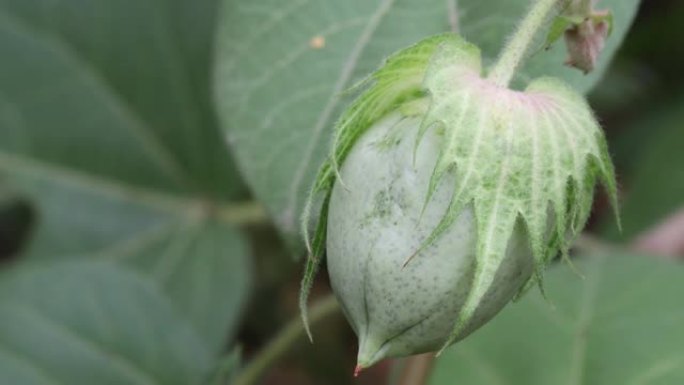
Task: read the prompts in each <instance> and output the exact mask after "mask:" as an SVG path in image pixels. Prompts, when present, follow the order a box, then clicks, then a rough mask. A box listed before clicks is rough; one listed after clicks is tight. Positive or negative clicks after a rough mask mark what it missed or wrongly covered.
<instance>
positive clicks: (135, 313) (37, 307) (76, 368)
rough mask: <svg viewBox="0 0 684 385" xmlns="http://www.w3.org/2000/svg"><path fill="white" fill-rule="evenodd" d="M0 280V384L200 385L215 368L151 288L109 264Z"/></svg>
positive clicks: (65, 266) (37, 270)
mask: <svg viewBox="0 0 684 385" xmlns="http://www.w3.org/2000/svg"><path fill="white" fill-rule="evenodd" d="M12 273H15V274H11V275H10V274H7V273H5V274H4V275H3V276H2V278H0V312H1V313H2V317H0V383H2V384H12V385H54V384H69V385H92V384H98V385H110V384H111V385H121V384H130V385H135V384H140V385H154V384H159V385H161V384H164V385H173V384H178V385H189V384H200V383H202V381H203V380H204V379H205V378H207V377H208V375H209V374H210V371H211V370H212V369H213V366H214V365H215V362H214V359H213V358H212V354H211V351H210V350H209V349H207V348H206V347H205V346H204V344H203V342H202V341H201V339H200V338H199V337H198V336H197V335H196V333H195V331H194V330H193V328H192V326H190V324H188V323H187V322H185V321H184V320H182V319H181V318H179V317H178V314H177V313H176V312H175V309H174V308H173V306H172V305H171V303H170V302H169V301H168V299H167V298H166V297H165V296H164V295H162V294H161V293H160V292H159V290H157V288H156V286H155V285H153V284H151V283H150V282H149V281H147V280H145V279H143V278H142V277H141V276H140V275H138V274H134V273H133V272H130V271H126V270H124V269H121V268H118V267H115V266H114V265H112V264H105V263H93V262H86V261H83V262H76V263H74V262H67V263H58V264H53V265H52V266H48V267H46V266H41V267H23V268H21V269H20V271H12Z"/></svg>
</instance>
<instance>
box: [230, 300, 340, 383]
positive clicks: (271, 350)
mask: <svg viewBox="0 0 684 385" xmlns="http://www.w3.org/2000/svg"><path fill="white" fill-rule="evenodd" d="M338 310H339V305H338V304H337V299H335V296H334V295H332V294H330V295H329V296H327V297H325V298H323V299H322V300H320V301H317V302H316V303H315V304H314V305H312V306H311V311H310V312H309V320H310V322H311V324H312V325H314V324H316V323H317V322H319V321H321V320H323V319H325V318H326V317H328V316H330V315H332V314H335V313H337V312H338ZM303 335H304V325H303V324H302V320H301V318H300V317H299V315H297V316H296V317H294V318H293V319H292V320H290V322H288V323H287V325H285V327H283V328H282V329H280V331H279V332H278V334H277V335H276V336H275V337H274V338H273V339H272V340H271V341H270V342H269V343H268V344H267V345H266V346H265V347H264V348H263V349H262V350H261V351H260V352H259V353H258V354H257V355H256V357H254V358H253V359H252V361H250V362H249V364H247V366H245V368H244V369H243V370H242V372H240V374H239V375H238V376H237V378H236V379H235V381H234V382H233V385H252V384H255V383H256V382H257V381H258V380H259V378H260V377H261V376H262V375H263V374H264V372H265V371H266V370H267V369H268V368H269V367H270V366H271V365H272V364H273V363H274V362H275V361H277V360H278V358H280V357H281V356H282V355H283V354H285V353H286V352H287V351H288V349H289V348H290V347H291V346H292V345H293V344H294V343H295V342H297V340H299V339H300V338H301V337H302V336H303Z"/></svg>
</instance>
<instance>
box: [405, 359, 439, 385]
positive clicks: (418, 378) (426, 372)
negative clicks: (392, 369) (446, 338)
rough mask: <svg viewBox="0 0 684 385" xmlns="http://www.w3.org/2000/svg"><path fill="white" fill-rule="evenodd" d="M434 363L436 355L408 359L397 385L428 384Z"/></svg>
mask: <svg viewBox="0 0 684 385" xmlns="http://www.w3.org/2000/svg"><path fill="white" fill-rule="evenodd" d="M434 362H435V353H424V354H419V355H416V356H411V357H409V358H407V359H406V363H405V364H404V367H403V368H402V370H401V374H400V375H399V381H398V382H397V385H424V384H425V383H427V379H428V377H429V376H430V373H431V371H432V366H433V364H434Z"/></svg>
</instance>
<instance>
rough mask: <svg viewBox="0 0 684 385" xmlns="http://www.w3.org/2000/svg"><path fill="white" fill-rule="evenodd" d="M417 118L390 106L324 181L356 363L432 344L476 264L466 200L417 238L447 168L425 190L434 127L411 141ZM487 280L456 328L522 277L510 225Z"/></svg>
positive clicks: (433, 215) (337, 286)
mask: <svg viewBox="0 0 684 385" xmlns="http://www.w3.org/2000/svg"><path fill="white" fill-rule="evenodd" d="M419 126H420V119H419V118H417V117H404V116H402V115H401V113H399V112H394V113H391V114H390V115H388V116H387V117H385V118H384V119H381V120H380V121H378V122H377V123H376V124H374V125H373V127H371V128H370V129H369V130H368V131H367V132H366V133H364V135H363V136H361V137H360V138H359V140H358V141H357V143H355V145H354V147H353V149H352V150H351V152H350V153H349V155H348V157H347V159H346V160H345V162H344V164H343V166H342V168H341V170H340V172H341V181H339V180H338V181H337V182H336V183H335V186H334V188H333V191H332V196H331V201H330V208H329V212H328V215H329V217H328V228H327V250H328V252H327V264H328V271H329V274H330V279H331V282H332V285H333V289H334V291H335V293H336V295H337V297H338V299H339V300H340V302H341V304H342V307H343V309H344V311H345V314H346V316H347V318H348V319H349V322H350V323H351V325H352V327H353V328H354V330H355V331H356V333H357V335H358V337H359V364H360V365H361V366H363V367H367V366H370V365H372V364H374V363H375V362H377V361H379V360H381V359H383V358H387V357H396V356H405V355H411V354H417V353H422V352H427V351H433V350H438V349H439V348H440V347H441V346H442V344H444V342H445V341H446V340H447V339H448V337H449V334H450V333H451V332H452V330H453V328H454V323H455V320H456V319H458V315H459V310H460V309H461V307H462V306H463V304H464V302H465V301H466V297H467V294H468V290H469V288H470V286H471V284H472V280H473V274H474V271H475V267H476V261H475V254H476V241H477V238H476V237H477V228H476V224H475V219H474V213H473V209H472V207H470V206H467V207H466V208H465V209H464V210H462V212H461V213H460V214H459V215H458V217H457V219H456V220H455V221H454V223H453V224H452V225H451V226H450V227H449V229H448V230H446V232H445V233H444V234H442V236H441V237H440V238H439V239H438V240H436V241H435V242H434V243H433V244H431V245H430V246H429V247H427V248H426V249H425V250H423V251H422V252H420V253H419V254H418V255H416V256H415V257H414V258H413V259H412V260H411V261H410V262H409V263H408V264H407V265H406V266H404V263H405V262H406V260H407V259H408V258H409V257H410V256H411V255H412V254H413V253H414V252H415V251H416V250H418V249H419V247H420V246H421V244H422V242H424V240H425V239H426V238H427V237H428V236H429V235H430V233H431V232H432V231H433V229H434V228H435V226H437V224H438V223H439V221H440V220H441V219H442V217H443V216H444V213H445V212H446V211H447V208H448V206H449V204H450V202H451V199H452V194H453V189H454V186H455V183H454V177H455V175H448V176H447V177H445V178H443V182H442V183H440V185H439V186H438V187H437V189H436V191H435V192H434V193H433V195H432V196H431V198H430V200H429V202H428V203H427V206H425V211H424V212H423V206H424V204H425V199H426V194H427V191H428V186H429V182H430V176H431V174H432V170H433V169H434V167H435V163H436V162H437V154H438V153H439V149H440V146H441V143H442V142H443V141H444V138H443V133H439V132H438V131H439V130H436V129H430V130H428V132H427V133H426V134H425V136H424V137H423V138H422V140H421V142H420V144H419V146H418V147H417V149H416V153H415V161H414V152H413V151H414V144H415V140H416V135H417V133H418V131H419ZM505 254H506V255H505V257H504V258H503V262H502V264H501V266H500V267H499V269H498V271H497V273H496V277H495V281H496V284H494V285H492V288H491V289H490V290H489V291H488V292H487V294H486V296H485V297H484V298H483V300H482V301H481V302H480V304H479V305H478V307H477V310H476V311H475V313H474V315H473V317H472V318H471V320H470V321H469V323H468V325H467V326H466V327H465V329H464V331H463V333H461V335H460V336H459V339H460V338H463V337H465V336H466V335H468V334H469V333H470V332H472V331H473V330H475V329H477V328H478V327H479V326H481V325H482V324H484V323H486V322H487V321H488V320H489V319H491V318H492V317H493V316H494V315H495V314H496V313H498V312H499V310H501V308H502V307H503V306H505V305H506V304H507V303H508V302H509V301H510V300H511V298H512V297H513V296H514V295H515V294H516V293H517V292H518V291H519V289H520V288H521V286H522V285H523V284H524V283H525V282H526V281H527V280H528V279H529V278H530V275H531V274H532V271H533V268H534V260H533V257H532V255H531V252H530V251H529V248H528V247H527V240H526V238H525V234H524V233H523V231H522V229H521V228H520V226H517V227H516V229H515V230H514V232H513V234H512V236H511V238H510V241H509V244H508V247H507V251H506V253H505Z"/></svg>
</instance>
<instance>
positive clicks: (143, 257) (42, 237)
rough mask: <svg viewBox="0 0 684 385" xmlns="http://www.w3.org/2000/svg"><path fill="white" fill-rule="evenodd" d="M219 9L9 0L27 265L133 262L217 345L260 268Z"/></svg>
mask: <svg viewBox="0 0 684 385" xmlns="http://www.w3.org/2000/svg"><path fill="white" fill-rule="evenodd" d="M215 5H216V4H215V1H214V0H201V1H193V2H187V1H183V0H168V1H157V0H117V1H108V0H91V1H79V0H63V1H59V2H54V1H51V0H26V1H14V0H0V57H2V71H0V175H1V176H2V178H3V182H4V183H7V184H9V185H10V186H11V187H12V188H13V189H14V190H15V191H17V192H18V193H21V194H24V195H25V196H26V197H27V198H29V200H30V201H31V202H32V203H33V205H34V207H35V208H36V210H35V211H36V221H37V225H36V227H35V229H34V230H33V233H32V236H31V240H30V243H29V244H28V245H27V247H26V250H25V253H24V256H25V257H31V258H34V259H44V258H63V257H73V256H86V257H92V256H93V255H107V256H110V257H111V256H113V257H116V258H120V259H124V260H125V261H127V262H128V263H130V264H131V265H132V266H137V267H139V268H140V269H142V270H143V271H146V272H150V273H151V274H152V275H153V276H154V277H157V278H159V280H160V281H161V283H163V287H164V288H166V290H167V292H168V293H169V294H170V295H171V297H172V299H174V301H175V302H176V303H177V304H178V306H179V309H180V310H181V311H182V313H183V314H184V315H185V316H186V317H188V318H189V319H190V320H191V321H193V323H194V324H195V326H196V327H197V328H198V330H200V331H201V336H202V337H204V338H205V339H206V341H207V343H209V344H210V345H211V346H212V347H214V348H215V349H217V348H219V347H221V346H222V345H223V344H224V343H225V339H226V337H227V335H228V333H229V331H230V330H231V329H232V328H233V327H234V324H235V322H236V320H237V317H238V315H239V313H240V308H241V306H242V304H243V303H244V299H245V295H246V289H247V283H248V278H249V269H248V267H249V266H248V261H247V258H246V252H247V251H246V247H245V244H244V240H243V239H242V236H241V235H240V234H239V233H237V232H236V230H235V229H233V228H231V226H230V225H229V224H228V223H229V222H231V218H232V217H233V215H232V212H233V211H231V210H232V208H233V207H234V206H232V205H233V204H234V203H232V202H233V201H234V200H235V199H240V198H242V197H243V196H244V189H243V187H242V184H241V182H240V180H239V178H238V176H237V174H236V171H235V169H234V167H233V165H232V162H231V160H230V156H229V154H228V152H227V150H226V148H225V145H224V143H223V141H222V140H221V135H220V133H219V130H218V128H217V125H216V122H215V117H214V114H213V111H212V107H211V103H210V102H209V101H210V92H209V88H210V84H209V77H210V75H209V72H210V71H209V67H210V66H209V62H210V57H211V49H212V37H213V27H214V22H213V19H214V15H215ZM122 250H123V251H122ZM131 250H132V251H131ZM114 254H116V255H114ZM160 272H161V273H160Z"/></svg>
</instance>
